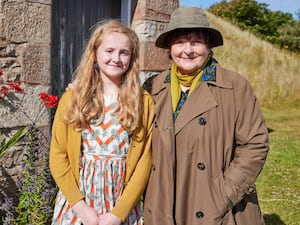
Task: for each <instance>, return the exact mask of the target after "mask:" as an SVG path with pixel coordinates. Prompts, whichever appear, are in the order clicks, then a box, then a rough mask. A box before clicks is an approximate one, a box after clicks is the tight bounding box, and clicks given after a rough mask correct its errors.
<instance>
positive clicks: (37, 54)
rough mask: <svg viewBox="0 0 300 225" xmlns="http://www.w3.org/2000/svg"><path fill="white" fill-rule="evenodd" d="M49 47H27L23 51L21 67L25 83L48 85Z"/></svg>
mask: <svg viewBox="0 0 300 225" xmlns="http://www.w3.org/2000/svg"><path fill="white" fill-rule="evenodd" d="M50 52H51V50H50V46H48V45H39V46H30V45H29V46H27V47H26V49H24V53H23V54H24V55H23V66H24V76H23V79H24V81H25V82H28V83H33V84H44V85H49V84H50Z"/></svg>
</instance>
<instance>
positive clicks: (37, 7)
mask: <svg viewBox="0 0 300 225" xmlns="http://www.w3.org/2000/svg"><path fill="white" fill-rule="evenodd" d="M178 6H179V1H178V0H111V1H105V0H0V70H2V72H3V74H2V75H1V76H0V88H1V85H4V84H5V83H6V82H7V81H13V82H17V83H18V82H19V83H20V85H21V87H22V88H23V89H24V92H23V93H11V94H9V96H6V97H5V98H4V99H0V135H1V136H0V144H1V145H0V146H3V143H5V142H6V141H7V140H8V139H9V138H10V137H11V136H12V135H13V134H14V133H15V132H16V131H17V130H18V129H19V128H20V127H22V126H25V125H27V124H29V123H32V122H34V120H35V119H36V117H37V115H38V114H41V115H40V118H39V120H38V121H37V122H38V124H39V126H40V127H42V129H44V130H45V132H46V133H47V132H49V130H50V129H49V127H50V126H51V113H50V112H47V111H41V107H40V105H41V104H40V99H39V96H38V94H39V93H41V92H46V93H50V94H55V95H59V96H60V95H61V94H62V92H63V91H64V89H65V87H66V85H67V84H68V83H69V82H70V81H71V79H72V72H73V70H74V68H75V66H76V63H77V60H78V58H79V56H80V54H81V51H82V48H83V46H84V43H85V41H86V40H87V38H88V34H89V31H90V27H91V26H92V24H94V23H95V22H97V21H98V20H101V19H105V18H108V17H110V18H114V17H115V18H120V19H121V20H122V21H123V22H125V23H127V24H128V25H130V26H131V27H132V28H133V29H134V30H135V31H136V32H137V34H138V36H139V38H140V43H141V48H140V56H141V59H140V62H141V73H140V76H141V80H142V81H144V80H145V79H146V78H147V77H150V76H152V75H153V74H155V73H158V72H160V71H162V70H164V69H166V68H167V67H168V65H169V63H170V62H169V59H168V57H167V54H166V53H165V52H164V51H163V50H160V49H158V48H155V46H154V40H155V38H156V36H157V34H159V33H160V32H161V31H162V30H163V29H165V26H166V24H167V22H168V20H169V18H170V14H171V12H172V11H173V9H174V8H177V7H178ZM23 147H24V146H23V145H22V144H19V145H16V146H14V147H13V148H10V149H9V150H8V151H6V152H5V153H4V154H3V155H1V156H0V203H1V201H2V200H3V198H4V197H7V196H10V195H13V194H14V193H15V192H16V184H15V183H16V181H17V179H18V178H19V176H20V172H21V163H22V158H23V153H24V151H23Z"/></svg>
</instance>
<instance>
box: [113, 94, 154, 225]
mask: <svg viewBox="0 0 300 225" xmlns="http://www.w3.org/2000/svg"><path fill="white" fill-rule="evenodd" d="M143 105H144V112H143V118H142V122H143V124H142V126H140V128H139V129H137V130H136V131H135V132H134V137H133V138H132V142H131V144H130V149H129V152H128V158H127V163H126V166H127V167H126V186H125V188H124V190H123V193H122V195H121V197H120V200H119V202H118V203H117V204H116V206H115V208H113V209H112V211H111V212H112V213H113V214H114V215H115V216H117V217H118V218H120V219H121V220H122V221H125V219H126V218H127V216H128V214H129V213H130V211H131V210H132V208H133V207H134V206H136V204H137V203H138V201H139V200H140V199H141V197H142V194H143V192H144V191H145V188H146V186H147V183H148V178H149V175H150V169H151V162H152V158H151V140H152V127H153V121H154V103H153V100H152V98H151V96H150V95H149V94H148V93H146V92H144V98H143Z"/></svg>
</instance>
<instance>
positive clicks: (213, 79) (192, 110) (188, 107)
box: [152, 61, 232, 147]
mask: <svg viewBox="0 0 300 225" xmlns="http://www.w3.org/2000/svg"><path fill="white" fill-rule="evenodd" d="M214 68H215V71H214V72H213V75H212V74H210V75H209V76H207V73H205V72H204V73H203V75H202V77H201V78H200V84H199V85H198V86H197V87H196V88H195V90H194V91H193V93H192V94H191V95H190V96H189V97H188V98H187V100H186V102H185V103H184V106H183V107H182V109H181V110H180V113H179V115H178V117H177V119H176V122H175V126H174V123H173V112H172V103H171V97H170V95H171V90H170V70H167V71H164V72H163V73H162V74H161V76H159V77H158V80H157V82H156V83H155V84H157V85H153V86H152V95H154V96H155V95H157V94H158V93H159V94H160V95H161V96H163V97H162V99H163V102H164V103H160V104H166V105H169V107H163V108H164V110H165V111H164V112H163V114H164V115H165V118H163V119H162V118H161V117H159V118H161V119H162V120H161V121H158V122H160V123H163V124H164V127H163V129H165V130H167V129H171V127H173V128H174V134H175V135H176V134H177V133H178V132H179V131H180V130H181V129H182V128H183V127H184V126H185V125H186V124H187V123H188V122H189V121H191V120H192V119H193V118H195V117H197V116H199V115H201V114H203V113H204V112H207V111H208V110H210V109H212V108H214V107H217V105H218V104H217V101H216V99H215V97H214V96H213V94H212V93H211V91H210V88H209V86H210V85H213V86H218V87H220V88H225V89H232V83H231V82H230V81H229V80H228V79H226V74H225V73H224V69H223V68H222V67H221V66H220V65H219V64H218V63H217V62H216V61H215V66H214ZM209 72H211V71H209ZM200 96H201V97H200ZM195 105H197V107H195ZM160 107H161V105H156V109H155V111H156V112H157V111H161V109H160ZM174 134H173V135H174ZM170 138H171V137H169V138H167V137H166V143H172V142H169V141H170ZM170 147H171V146H170Z"/></svg>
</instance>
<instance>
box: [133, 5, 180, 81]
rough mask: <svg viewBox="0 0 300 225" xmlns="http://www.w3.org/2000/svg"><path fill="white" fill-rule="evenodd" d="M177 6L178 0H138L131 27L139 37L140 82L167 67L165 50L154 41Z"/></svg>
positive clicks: (168, 63)
mask: <svg viewBox="0 0 300 225" xmlns="http://www.w3.org/2000/svg"><path fill="white" fill-rule="evenodd" d="M178 6H179V1H178V0H171V1H170V0H169V1H168V0H150V1H146V0H145V1H138V4H137V7H136V10H135V13H134V17H133V22H132V28H133V29H134V30H135V31H136V33H137V34H138V36H139V39H140V45H141V46H140V48H141V51H140V66H141V74H140V77H141V81H142V82H144V81H145V80H146V79H147V78H148V77H151V76H153V75H155V74H157V73H159V72H161V71H163V70H165V69H167V68H169V65H170V59H169V57H168V54H167V51H166V50H163V49H159V48H157V47H155V45H154V42H155V40H156V38H157V36H158V34H160V33H161V32H162V31H163V30H165V29H166V26H167V24H168V22H169V19H170V16H171V14H172V11H173V10H174V9H175V8H177V7H178Z"/></svg>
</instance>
